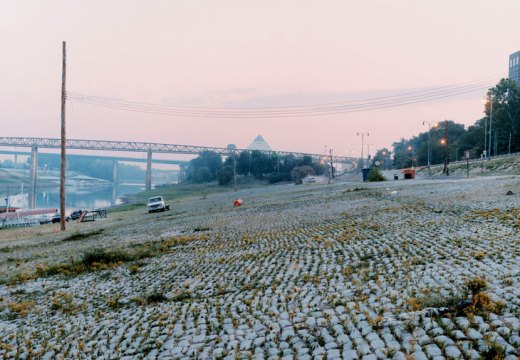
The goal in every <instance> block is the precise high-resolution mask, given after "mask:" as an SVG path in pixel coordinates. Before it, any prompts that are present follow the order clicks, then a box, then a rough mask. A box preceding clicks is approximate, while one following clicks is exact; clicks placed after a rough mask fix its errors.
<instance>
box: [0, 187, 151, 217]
mask: <svg viewBox="0 0 520 360" xmlns="http://www.w3.org/2000/svg"><path fill="white" fill-rule="evenodd" d="M140 191H144V184H137V185H134V184H119V185H118V186H117V188H116V192H115V193H114V192H113V188H112V186H107V187H103V188H101V189H96V190H89V191H87V190H79V189H77V188H74V187H67V189H66V208H67V209H68V210H70V211H72V210H76V209H82V210H93V209H100V208H107V207H109V206H112V205H118V204H121V202H122V201H121V197H122V196H123V195H130V194H135V193H137V192H140ZM114 195H115V197H114ZM6 196H7V194H5V193H4V194H2V197H1V200H2V202H3V203H0V204H1V205H5V199H6ZM9 206H13V207H21V208H24V209H27V208H28V206H29V196H28V194H27V192H26V191H24V192H23V193H22V192H21V189H20V190H19V191H18V192H17V193H13V192H11V193H10V194H9ZM59 207H60V189H59V187H56V188H51V189H45V190H39V191H38V193H37V196H36V208H56V209H59Z"/></svg>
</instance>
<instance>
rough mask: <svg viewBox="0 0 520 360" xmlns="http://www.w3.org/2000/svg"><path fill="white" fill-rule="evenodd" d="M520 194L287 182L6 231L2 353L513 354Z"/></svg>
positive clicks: (458, 184) (518, 319)
mask: <svg viewBox="0 0 520 360" xmlns="http://www.w3.org/2000/svg"><path fill="white" fill-rule="evenodd" d="M508 192H512V193H513V195H507V193H508ZM519 194H520V178H518V177H512V176H508V177H493V178H491V177H484V178H474V179H469V180H465V179H460V180H455V179H450V180H444V179H439V180H424V181H421V180H409V181H388V182H383V183H371V184H370V183H365V184H360V183H337V184H331V185H325V184H323V185H321V184H308V185H300V186H294V185H289V184H287V185H280V186H268V187H261V188H254V189H253V188H252V189H245V190H240V191H239V192H237V193H233V192H225V193H218V194H207V195H206V196H202V195H200V194H199V195H198V196H191V197H190V198H184V199H178V200H176V201H174V202H173V204H172V208H171V210H170V211H169V212H164V213H156V214H148V213H147V212H146V209H145V208H144V207H142V206H140V207H137V208H134V209H128V210H127V211H121V212H115V213H112V214H110V215H109V219H107V220H104V221H99V222H94V223H89V224H70V226H69V230H68V231H67V232H65V233H61V232H59V231H58V228H57V227H54V226H50V227H48V228H43V227H40V228H39V229H36V228H32V229H16V230H9V231H6V232H2V231H0V277H1V278H2V279H3V281H4V284H3V285H1V286H0V299H1V300H0V304H1V305H0V319H1V321H0V333H2V334H5V336H4V337H2V338H1V339H0V355H2V356H7V357H14V356H15V355H16V354H22V353H26V354H27V353H29V352H31V353H32V354H33V355H36V356H37V355H40V356H42V357H43V356H46V357H49V358H52V357H60V356H64V357H69V358H75V357H83V356H86V357H100V356H112V357H115V358H122V357H124V356H128V357H134V358H135V357H145V356H148V357H150V358H155V357H170V358H183V357H184V358H196V357H198V358H223V357H228V358H234V357H253V356H254V357H256V358H269V357H271V358H274V357H280V358H281V357H284V356H285V357H293V358H295V357H298V358H304V359H305V358H313V357H314V358H324V357H325V356H326V357H327V359H334V358H340V357H344V358H361V357H366V358H367V359H372V358H373V359H376V358H385V357H388V358H394V359H405V358H416V359H419V358H420V359H424V358H435V357H438V356H442V357H445V358H478V357H479V356H482V357H486V356H494V355H496V354H499V355H500V354H501V355H502V356H503V357H505V356H509V357H507V359H515V358H516V356H518V355H520V354H519V353H518V347H519V346H520V337H519V330H520V312H519V308H520V242H519V240H518V236H517V235H518V230H517V228H518V216H520V195H519ZM237 197H240V198H242V199H244V205H243V206H241V207H238V208H234V207H233V200H234V199H235V198H237ZM479 279H480V280H479ZM472 281H473V282H472ZM480 281H481V282H480ZM475 284H480V285H479V286H480V288H479V291H478V292H477V293H478V294H480V295H478V297H477V299H481V300H483V299H485V300H486V301H487V302H486V303H485V304H483V303H473V300H474V299H475V297H472V296H471V294H470V293H468V290H469V288H470V287H471V289H475ZM481 290H482V291H481ZM455 300H456V301H461V300H468V301H469V302H470V303H471V304H472V306H473V307H472V308H471V307H470V308H467V310H461V311H460V312H459V311H455V310H450V309H451V306H452V305H453V304H454V301H455ZM427 307H433V308H435V309H439V308H442V307H450V309H448V310H446V312H441V311H438V312H437V313H435V312H433V311H428V310H427V309H425V308H427Z"/></svg>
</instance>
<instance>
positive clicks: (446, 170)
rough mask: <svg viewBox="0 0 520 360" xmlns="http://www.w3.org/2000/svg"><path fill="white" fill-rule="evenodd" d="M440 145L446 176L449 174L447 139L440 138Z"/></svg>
mask: <svg viewBox="0 0 520 360" xmlns="http://www.w3.org/2000/svg"><path fill="white" fill-rule="evenodd" d="M441 145H443V146H444V172H445V173H446V176H448V175H449V169H448V140H447V139H441Z"/></svg>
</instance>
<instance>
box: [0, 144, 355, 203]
mask: <svg viewBox="0 0 520 360" xmlns="http://www.w3.org/2000/svg"><path fill="white" fill-rule="evenodd" d="M1 146H12V147H26V148H31V160H32V161H31V194H32V196H30V200H29V203H30V207H31V208H34V206H35V199H36V179H37V174H38V148H48V149H60V148H61V139H59V138H35V137H0V147H1ZM65 146H66V148H67V149H75V150H93V151H122V152H144V153H146V154H147V157H146V180H145V189H146V190H150V189H151V188H152V154H153V153H154V152H155V153H167V154H189V155H200V154H202V153H203V152H205V151H212V152H215V153H217V154H221V155H224V156H231V155H235V154H238V153H240V152H242V151H249V150H247V149H228V148H219V147H209V146H193V145H178V144H161V143H147V142H136V141H107V140H80V139H67V140H66V143H65ZM263 152H264V153H268V154H278V155H281V156H286V155H293V156H295V157H303V156H309V157H311V158H312V159H313V160H315V161H321V160H323V159H325V158H326V159H327V161H332V162H333V163H343V164H345V163H347V164H350V163H352V162H353V161H355V159H354V158H352V157H345V156H332V157H329V156H327V157H326V156H324V155H320V154H309V153H299V152H291V151H263ZM114 163H116V162H114ZM180 166H181V172H182V170H183V165H180ZM114 169H117V167H116V166H115V167H114ZM116 171H117V170H114V175H116Z"/></svg>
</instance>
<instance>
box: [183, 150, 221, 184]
mask: <svg viewBox="0 0 520 360" xmlns="http://www.w3.org/2000/svg"><path fill="white" fill-rule="evenodd" d="M221 167H222V156H221V155H220V154H217V153H215V152H213V151H204V152H202V153H201V154H200V155H199V156H198V157H196V158H195V159H193V160H191V161H190V163H189V164H188V169H187V177H188V180H191V181H193V182H196V183H201V182H210V181H213V180H215V179H216V178H217V172H218V171H219V170H220V168H221Z"/></svg>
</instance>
